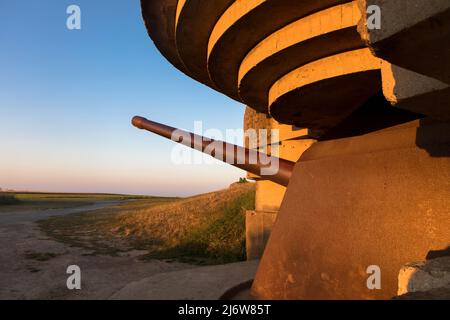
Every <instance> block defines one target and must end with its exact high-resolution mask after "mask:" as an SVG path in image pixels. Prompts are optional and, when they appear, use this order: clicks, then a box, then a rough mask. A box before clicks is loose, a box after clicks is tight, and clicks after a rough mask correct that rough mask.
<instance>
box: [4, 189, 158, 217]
mask: <svg viewBox="0 0 450 320" xmlns="http://www.w3.org/2000/svg"><path fill="white" fill-rule="evenodd" d="M148 198H149V197H145V196H130V195H117V194H87V193H40V192H19V193H11V192H2V193H0V213H2V212H16V211H25V210H44V209H59V208H72V207H78V206H84V205H89V204H92V203H95V202H99V201H111V200H133V199H148ZM155 199H159V198H155Z"/></svg>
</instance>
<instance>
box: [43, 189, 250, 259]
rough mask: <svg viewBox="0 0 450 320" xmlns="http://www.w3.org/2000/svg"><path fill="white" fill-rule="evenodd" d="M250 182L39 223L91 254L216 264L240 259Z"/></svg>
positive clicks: (243, 241) (127, 204)
mask: <svg viewBox="0 0 450 320" xmlns="http://www.w3.org/2000/svg"><path fill="white" fill-rule="evenodd" d="M254 201H255V187H254V184H252V183H237V184H234V185H232V186H231V187H230V188H229V189H226V190H222V191H218V192H212V193H208V194H203V195H199V196H195V197H190V198H184V199H167V198H160V199H156V198H150V199H143V200H136V201H131V202H126V203H121V204H118V205H115V206H112V207H109V208H105V209H101V210H97V211H93V212H87V213H81V214H71V215H68V216H61V217H52V218H50V219H47V220H43V221H40V222H39V225H40V227H41V229H42V230H43V231H45V232H46V233H47V234H48V235H49V236H50V237H53V238H54V239H56V240H58V241H61V242H64V243H67V244H69V245H72V246H77V247H83V248H85V249H88V250H90V251H91V254H93V255H96V254H109V255H117V254H119V253H120V252H126V251H130V250H144V251H143V255H142V256H141V258H142V259H164V260H169V261H170V260H178V261H182V262H188V263H193V264H220V263H228V262H234V261H240V260H244V259H245V210H250V209H254Z"/></svg>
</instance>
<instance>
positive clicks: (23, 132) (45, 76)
mask: <svg viewBox="0 0 450 320" xmlns="http://www.w3.org/2000/svg"><path fill="white" fill-rule="evenodd" d="M70 4H76V5H78V6H80V8H81V12H82V29H81V30H68V29H67V28H66V20H67V17H68V15H67V14H66V8H67V7H68V6H69V5H70ZM0 43H1V50H0V187H2V188H11V189H20V190H41V191H66V192H79V191H80V192H114V193H133V194H154V195H190V194H196V193H201V192H206V191H211V190H216V189H220V188H223V187H226V186H227V185H228V184H230V183H232V182H234V181H235V180H237V179H238V177H240V176H244V175H245V173H244V172H243V171H241V170H239V169H235V168H233V167H230V166H228V165H226V164H221V163H219V162H217V161H215V162H214V163H213V164H212V165H176V164H173V163H172V162H171V158H170V156H171V151H172V148H173V146H174V143H173V142H171V141H168V140H165V139H163V138H160V137H158V136H155V135H151V134H147V133H145V132H143V131H140V130H137V129H135V128H133V127H132V126H131V125H130V120H131V118H132V116H134V115H141V116H145V117H148V118H150V119H153V120H155V121H159V122H162V123H166V124H169V125H171V126H176V127H181V128H185V129H188V130H193V127H194V121H196V120H202V121H203V126H204V128H205V129H207V128H218V129H220V130H222V131H223V132H225V129H227V128H230V129H234V128H242V119H243V112H244V106H243V105H241V104H239V103H237V102H235V101H233V100H231V99H229V98H227V97H225V96H223V95H221V94H219V93H217V92H215V91H213V90H212V89H209V88H208V87H205V86H203V85H201V84H199V83H197V82H195V81H194V80H192V79H190V78H188V77H187V76H185V75H184V74H182V73H181V72H180V71H178V70H176V69H175V68H174V67H172V66H171V65H170V64H169V63H168V62H167V61H166V60H165V59H164V57H162V56H161V55H160V53H159V52H158V51H157V49H156V48H155V47H154V45H153V43H152V41H151V40H150V39H149V38H148V36H147V33H146V30H145V27H144V24H143V22H142V18H141V13H140V3H139V0H116V1H106V0H72V1H63V0H27V1H23V0H20V1H19V0H0Z"/></svg>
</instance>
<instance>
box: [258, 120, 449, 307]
mask: <svg viewBox="0 0 450 320" xmlns="http://www.w3.org/2000/svg"><path fill="white" fill-rule="evenodd" d="M449 145H450V125H449V124H439V123H435V124H430V123H428V124H427V122H426V121H424V120H422V121H420V122H419V121H416V122H413V123H411V124H408V125H400V126H398V127H395V128H389V129H385V130H382V131H381V132H374V133H370V134H367V135H363V136H359V137H352V138H345V139H339V140H332V141H323V142H317V143H316V144H314V145H313V146H312V147H311V148H309V149H308V150H307V151H306V152H305V153H304V154H303V156H302V157H301V159H300V161H299V162H298V163H297V166H296V168H295V171H294V174H293V177H292V179H291V181H290V183H289V186H288V189H287V192H286V195H285V198H284V200H283V203H282V205H281V208H280V211H279V214H278V216H277V220H276V222H275V225H274V228H273V230H272V233H271V236H270V239H269V241H268V244H267V247H266V250H265V252H264V255H263V258H262V260H261V264H260V266H259V268H258V272H257V275H256V278H255V281H254V284H253V289H252V290H253V291H252V292H253V294H254V295H255V296H256V297H257V298H263V299H389V298H392V297H394V296H395V295H396V294H397V277H398V271H399V270H400V268H401V267H402V265H404V264H405V263H407V262H408V261H420V260H423V259H425V257H426V256H427V254H428V253H429V251H431V250H442V249H445V248H447V247H448V245H449V244H450V233H449V230H450V219H449V217H450V157H449V155H450V148H449ZM371 265H377V266H379V267H380V268H381V272H382V274H381V282H382V283H381V290H370V289H369V288H368V287H367V284H366V281H367V279H368V276H369V275H368V274H367V273H366V270H367V268H368V267H369V266H371Z"/></svg>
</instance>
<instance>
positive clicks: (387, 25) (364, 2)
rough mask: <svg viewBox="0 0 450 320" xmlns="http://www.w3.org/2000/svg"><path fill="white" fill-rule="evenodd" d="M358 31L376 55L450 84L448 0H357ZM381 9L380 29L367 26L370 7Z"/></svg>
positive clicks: (449, 6)
mask: <svg viewBox="0 0 450 320" xmlns="http://www.w3.org/2000/svg"><path fill="white" fill-rule="evenodd" d="M358 3H359V6H360V8H361V11H362V12H363V19H362V20H361V22H360V25H359V32H360V34H361V35H362V38H363V39H364V40H365V41H366V43H367V45H368V46H369V47H370V48H371V49H372V50H373V52H374V53H375V55H377V56H378V57H381V58H383V59H384V60H387V61H389V62H391V63H393V64H396V65H398V66H400V67H402V68H405V69H409V70H412V71H415V72H417V73H420V74H424V75H427V76H428V77H431V78H435V79H439V80H440V81H442V82H445V83H448V84H450V59H449V57H450V41H448V39H450V2H449V1H448V0H395V1H394V0H390V1H387V0H358ZM372 5H376V6H378V7H379V8H380V9H381V28H380V29H369V28H367V18H368V17H369V16H370V14H366V9H367V8H368V6H372Z"/></svg>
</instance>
